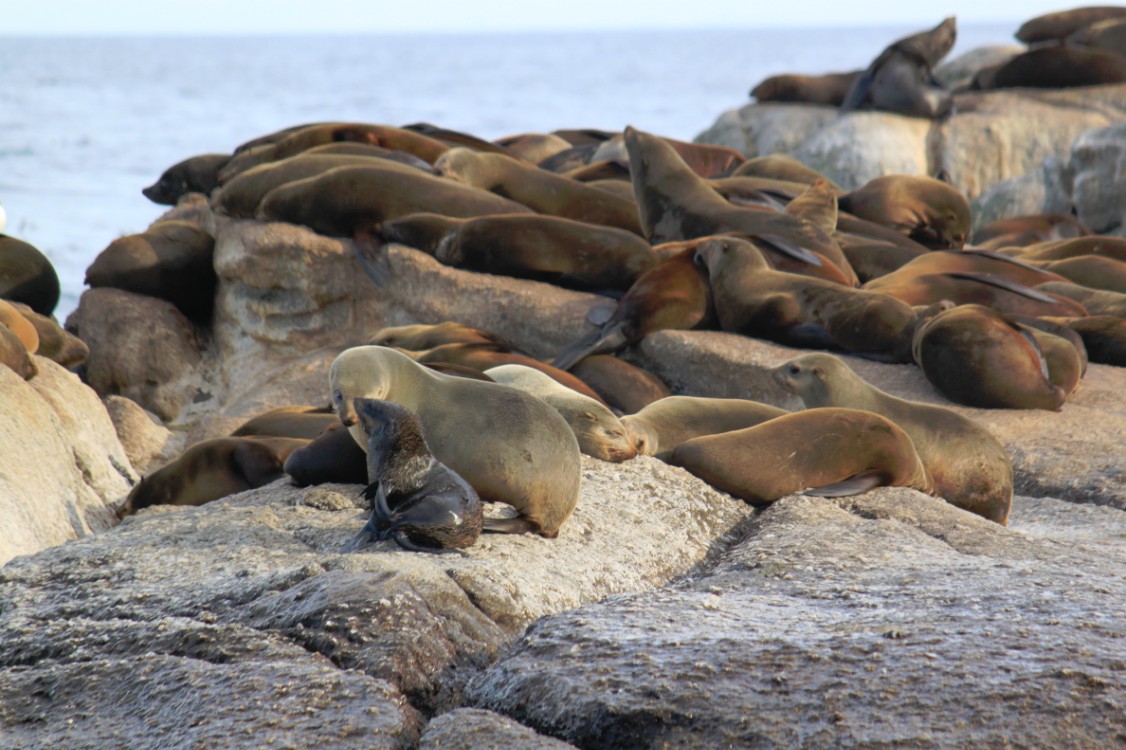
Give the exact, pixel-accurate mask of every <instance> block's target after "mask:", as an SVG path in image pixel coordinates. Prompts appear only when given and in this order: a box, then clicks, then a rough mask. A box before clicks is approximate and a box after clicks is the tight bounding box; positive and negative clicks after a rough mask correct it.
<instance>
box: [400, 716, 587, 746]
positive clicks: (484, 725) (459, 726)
mask: <svg viewBox="0 0 1126 750" xmlns="http://www.w3.org/2000/svg"><path fill="white" fill-rule="evenodd" d="M462 747H477V748H485V747H495V748H511V750H567V748H574V745H569V744H567V743H566V742H560V741H559V740H556V739H552V738H551V737H544V736H543V735H542V734H536V733H535V732H534V731H533V730H531V729H528V728H527V727H526V726H523V725H522V724H517V723H516V722H515V721H513V720H512V719H510V718H508V717H507V716H502V715H501V714H497V713H493V712H492V711H483V710H481V709H479V708H459V709H457V710H455V711H450V712H449V713H447V714H442V715H441V716H439V717H438V718H436V719H434V720H433V721H431V722H430V723H429V724H427V725H426V729H425V731H423V733H422V738H421V739H420V740H419V743H418V750H440V749H441V748H462Z"/></svg>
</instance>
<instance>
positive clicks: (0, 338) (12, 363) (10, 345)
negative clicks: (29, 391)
mask: <svg viewBox="0 0 1126 750" xmlns="http://www.w3.org/2000/svg"><path fill="white" fill-rule="evenodd" d="M0 365H4V366H5V367H7V368H8V369H10V370H11V371H12V372H14V373H15V374H17V375H19V376H20V377H21V378H23V379H24V380H31V379H32V378H33V377H35V376H36V375H38V374H39V368H38V367H36V366H35V361H34V360H33V359H32V358H31V355H30V354H28V352H27V347H25V346H24V345H23V342H22V341H20V340H19V337H18V336H16V334H14V333H12V331H11V330H10V329H9V328H8V327H7V326H5V325H0Z"/></svg>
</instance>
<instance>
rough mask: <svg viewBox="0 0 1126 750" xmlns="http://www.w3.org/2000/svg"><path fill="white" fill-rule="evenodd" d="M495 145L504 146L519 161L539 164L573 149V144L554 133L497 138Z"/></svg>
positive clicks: (522, 134)
mask: <svg viewBox="0 0 1126 750" xmlns="http://www.w3.org/2000/svg"><path fill="white" fill-rule="evenodd" d="M495 143H496V144H497V145H498V146H504V147H505V148H506V149H507V150H508V153H509V154H510V155H512V156H515V157H516V158H518V159H523V160H524V161H529V162H531V163H532V164H539V163H540V162H541V161H543V160H544V159H546V158H548V157H549V156H554V155H555V154H558V153H560V152H562V151H566V150H567V149H569V148H571V146H572V145H574V144H572V143H571V142H570V141H568V140H567V139H565V138H561V137H560V136H558V135H555V134H554V133H520V134H518V135H508V136H505V137H503V138H497V139H496V141H495Z"/></svg>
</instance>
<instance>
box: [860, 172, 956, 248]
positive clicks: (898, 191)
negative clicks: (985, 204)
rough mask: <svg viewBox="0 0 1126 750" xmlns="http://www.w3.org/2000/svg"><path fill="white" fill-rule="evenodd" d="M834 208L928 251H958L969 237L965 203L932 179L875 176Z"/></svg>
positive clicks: (952, 188) (946, 186)
mask: <svg viewBox="0 0 1126 750" xmlns="http://www.w3.org/2000/svg"><path fill="white" fill-rule="evenodd" d="M838 205H839V206H840V208H841V209H842V210H844V211H848V212H849V213H851V214H854V215H856V216H859V217H860V218H862V219H867V220H868V221H874V222H876V223H877V224H883V225H884V226H886V227H891V228H892V229H895V230H897V231H898V232H900V233H902V234H904V235H906V236H907V237H910V238H911V239H912V240H915V241H916V242H918V243H920V244H922V245H925V246H926V247H928V248H930V249H932V250H947V249H958V248H961V247H962V246H963V245H964V244H966V239H967V238H968V237H969V236H970V204H969V201H967V200H966V197H965V196H964V195H962V193H961V192H959V191H958V189H957V188H955V187H952V186H950V185H948V184H946V183H945V182H942V181H941V180H936V179H934V178H932V177H918V176H914V175H902V174H895V175H885V176H883V177H877V178H875V179H873V180H870V181H869V182H868V183H867V184H865V185H863V186H862V187H859V188H857V189H856V190H853V191H852V192H851V193H848V194H847V195H843V196H841V198H840V200H839V201H838Z"/></svg>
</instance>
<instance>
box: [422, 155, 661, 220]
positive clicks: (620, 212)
mask: <svg viewBox="0 0 1126 750" xmlns="http://www.w3.org/2000/svg"><path fill="white" fill-rule="evenodd" d="M434 169H435V170H436V171H437V172H438V174H440V175H442V176H443V177H446V178H448V179H450V180H452V181H456V182H457V183H461V184H463V185H469V186H472V187H474V188H480V189H482V190H488V191H491V192H493V193H496V194H497V195H503V196H505V197H507V198H511V199H512V200H515V201H519V202H520V203H521V204H523V205H525V206H528V207H529V208H531V209H533V210H534V211H536V212H537V213H541V214H547V215H549V216H561V217H563V218H566V219H575V220H577V221H583V222H586V223H588V224H600V225H602V226H608V227H617V228H619V229H625V230H627V231H630V232H633V233H634V234H637V235H641V236H644V235H643V234H642V232H641V226H640V224H638V221H637V207H636V206H635V205H634V204H633V202H632V201H628V200H624V199H620V198H615V197H614V196H609V195H608V194H607V193H606V192H604V191H600V190H598V189H596V188H592V187H590V186H588V185H586V184H584V183H581V182H577V181H575V180H570V179H568V178H566V177H563V176H562V175H558V174H554V173H553V172H549V171H547V170H545V169H540V168H539V167H537V166H535V165H532V164H528V163H526V162H522V161H520V160H519V159H514V158H512V157H510V156H505V155H503V154H482V153H478V152H475V151H471V150H469V149H465V148H455V149H451V150H450V151H448V152H447V153H445V154H443V156H442V157H441V158H440V159H439V160H438V161H437V162H435V164H434ZM497 213H510V212H501V211H498V212H497Z"/></svg>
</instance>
